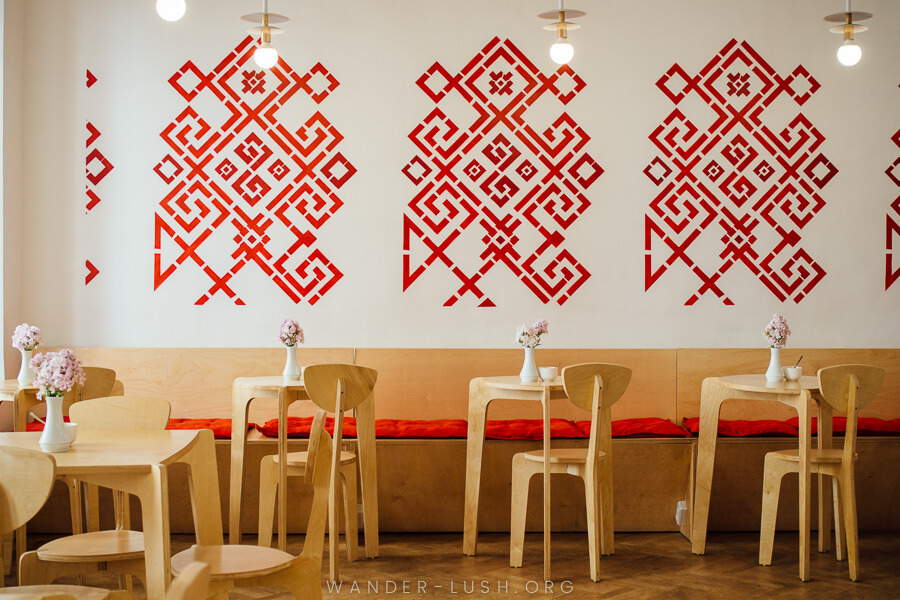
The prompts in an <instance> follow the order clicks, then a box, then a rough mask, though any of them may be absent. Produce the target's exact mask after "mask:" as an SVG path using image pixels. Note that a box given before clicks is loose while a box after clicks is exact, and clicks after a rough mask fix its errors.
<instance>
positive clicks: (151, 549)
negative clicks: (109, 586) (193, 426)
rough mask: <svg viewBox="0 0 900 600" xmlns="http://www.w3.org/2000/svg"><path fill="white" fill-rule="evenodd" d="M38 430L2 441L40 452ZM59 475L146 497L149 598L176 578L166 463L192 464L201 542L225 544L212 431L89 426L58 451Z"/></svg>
mask: <svg viewBox="0 0 900 600" xmlns="http://www.w3.org/2000/svg"><path fill="white" fill-rule="evenodd" d="M40 436H41V434H40V433H39V432H34V433H22V432H18V433H0V445H3V446H16V447H19V448H30V449H32V450H37V451H40V446H39V444H38V438H40ZM53 458H54V459H55V460H56V473H57V475H72V476H74V477H77V478H78V479H79V480H81V481H86V482H88V483H94V484H97V485H100V486H103V487H108V488H112V489H115V490H122V491H123V492H127V493H129V494H134V495H135V496H137V497H138V499H139V500H140V502H141V514H142V517H143V531H144V553H145V560H146V564H147V598H148V599H149V600H163V599H164V598H165V597H166V589H167V588H168V585H169V581H170V579H171V570H170V566H169V560H170V558H171V551H170V547H169V486H168V477H167V467H168V466H169V465H172V464H175V463H184V464H187V465H188V466H189V467H190V492H191V502H192V507H193V512H194V529H195V531H196V536H197V543H198V544H221V543H222V541H223V540H222V509H221V506H220V505H219V484H218V477H217V471H216V449H215V445H214V442H213V433H212V431H210V430H208V429H202V430H197V431H84V432H81V433H79V434H78V440H77V441H76V442H75V443H74V444H73V445H72V447H71V448H70V449H69V450H67V451H66V452H57V453H54V454H53Z"/></svg>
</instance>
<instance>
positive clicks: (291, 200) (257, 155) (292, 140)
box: [154, 37, 356, 305]
mask: <svg viewBox="0 0 900 600" xmlns="http://www.w3.org/2000/svg"><path fill="white" fill-rule="evenodd" d="M254 49H255V44H254V40H253V39H252V38H250V37H247V38H245V39H244V40H243V41H242V42H241V43H240V44H238V45H237V47H235V49H234V50H233V51H232V52H231V53H230V54H228V56H226V57H225V58H224V59H223V60H222V62H220V63H219V64H218V65H217V66H216V67H215V68H214V69H213V70H212V71H210V72H208V73H207V72H204V71H203V70H201V69H199V68H198V67H197V66H196V65H194V63H193V62H190V61H188V62H186V63H185V64H184V66H183V67H181V69H180V70H179V71H178V72H177V73H175V74H174V75H173V76H172V77H171V79H169V84H170V85H171V86H172V88H174V89H175V91H176V92H177V93H178V94H179V95H180V96H181V97H182V98H183V99H184V100H185V102H186V103H187V106H186V107H185V108H184V109H183V110H182V111H181V112H180V113H179V114H178V116H177V117H175V119H174V120H173V121H172V122H171V123H170V124H169V126H168V127H166V128H165V130H164V131H163V132H162V133H161V134H160V136H161V137H162V139H163V140H164V141H165V143H166V144H167V145H168V147H169V149H170V152H169V153H168V154H166V155H165V156H164V157H163V159H162V160H161V161H160V162H159V164H157V165H156V167H155V168H154V170H155V171H156V173H157V175H159V177H160V178H162V180H163V181H165V182H166V184H167V185H168V186H169V191H168V193H167V194H166V195H165V197H164V198H163V199H162V201H161V202H160V203H159V208H158V210H157V212H156V235H155V238H156V240H155V255H154V261H155V264H154V289H157V288H159V286H160V285H161V284H162V283H163V282H165V281H166V279H168V278H169V277H171V276H172V274H173V273H175V271H176V270H177V269H179V268H185V267H186V265H190V266H191V267H192V268H196V269H198V270H199V271H200V272H201V273H202V274H203V275H204V276H205V277H206V278H208V279H209V282H208V283H204V284H202V285H203V287H206V286H207V285H209V287H208V289H206V290H205V291H202V292H201V293H200V295H199V297H198V298H197V300H196V302H195V303H196V304H205V303H206V302H207V301H208V300H209V299H210V298H212V297H213V296H215V295H216V294H218V293H222V294H225V295H226V296H227V297H228V298H230V299H231V300H232V301H233V302H234V303H235V304H238V305H242V304H244V301H243V300H242V299H241V297H240V295H239V290H238V289H235V285H234V278H235V276H236V275H237V274H238V273H239V272H240V271H241V270H242V269H243V268H244V267H245V266H247V265H251V266H255V267H256V268H258V269H260V270H261V271H262V272H263V273H264V274H265V275H266V276H267V277H269V278H270V279H271V280H272V281H273V282H274V283H275V285H276V286H277V287H278V288H279V289H280V290H281V291H282V292H284V293H285V294H286V295H287V296H288V297H289V298H290V299H291V300H292V301H293V302H295V303H299V302H301V301H302V300H306V301H307V302H309V303H310V304H315V303H316V302H318V301H319V300H320V299H321V298H322V296H323V295H325V294H326V293H327V292H328V291H329V290H330V289H331V288H332V287H333V286H334V285H335V283H336V282H337V281H338V280H339V279H340V278H341V276H342V274H341V271H340V270H339V269H338V268H337V266H335V265H334V264H333V263H332V262H331V261H330V260H329V259H328V257H327V256H326V255H325V253H324V252H322V250H321V249H319V248H317V246H316V241H317V238H316V232H317V230H319V229H320V228H321V227H322V226H323V225H324V224H325V223H326V222H327V221H328V220H329V219H330V218H331V216H332V215H334V213H335V212H336V211H337V210H338V209H340V207H341V206H342V205H343V201H342V200H341V199H340V197H339V196H338V190H340V188H341V187H342V186H343V185H344V184H345V183H347V181H348V180H349V179H350V178H351V177H352V176H353V175H354V173H356V168H355V167H353V165H352V164H350V162H349V161H348V160H347V159H346V158H345V157H344V155H343V154H342V153H341V152H340V151H339V150H338V146H339V145H340V143H341V141H342V140H343V136H342V135H341V134H340V132H339V131H338V130H337V129H335V127H334V126H333V125H332V124H331V123H330V122H329V121H328V119H326V118H325V116H324V115H322V113H320V112H318V111H315V112H314V113H313V114H311V115H309V116H308V117H306V118H305V122H303V118H302V117H301V119H300V120H298V122H297V123H290V124H289V123H287V122H282V121H281V120H280V119H281V117H280V115H279V111H281V110H282V109H283V108H285V106H287V105H288V103H289V102H290V101H291V100H292V99H295V96H296V95H297V94H299V93H304V94H306V95H308V96H309V98H311V99H312V101H313V102H315V104H316V105H318V104H320V103H321V102H323V101H324V100H325V99H326V98H327V97H328V96H329V95H330V94H331V92H333V91H334V90H335V88H337V87H338V81H337V79H335V78H334V76H333V75H331V73H329V72H328V70H327V69H325V67H323V66H322V65H321V64H320V63H318V64H316V65H315V66H314V67H313V68H312V69H310V70H309V71H308V72H307V73H305V74H300V73H297V72H296V71H294V69H293V68H291V66H290V65H288V64H287V63H286V62H285V61H284V59H283V58H282V59H279V61H278V64H277V65H276V66H275V67H273V68H272V69H269V70H259V68H258V67H257V66H256V63H255V62H254V60H253V52H254ZM298 98H299V97H298ZM295 101H296V99H295ZM296 112H297V110H296V107H294V106H291V113H290V114H296ZM285 118H286V117H285Z"/></svg>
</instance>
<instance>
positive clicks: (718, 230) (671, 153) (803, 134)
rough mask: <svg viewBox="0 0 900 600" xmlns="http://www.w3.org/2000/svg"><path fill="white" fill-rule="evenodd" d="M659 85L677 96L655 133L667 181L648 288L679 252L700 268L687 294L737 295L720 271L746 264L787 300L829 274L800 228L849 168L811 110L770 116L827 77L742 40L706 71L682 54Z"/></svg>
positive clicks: (649, 233) (656, 218)
mask: <svg viewBox="0 0 900 600" xmlns="http://www.w3.org/2000/svg"><path fill="white" fill-rule="evenodd" d="M656 86H657V87H658V88H659V89H660V90H661V91H662V93H663V94H665V96H666V97H667V98H669V100H671V101H672V103H673V104H675V105H676V108H675V109H674V110H672V112H671V113H669V115H668V116H667V117H666V119H665V120H664V121H663V123H662V124H660V125H659V126H658V127H657V128H656V129H655V130H654V131H653V133H651V134H650V141H652V142H653V144H654V146H655V147H656V149H657V151H658V154H657V156H655V157H654V158H653V160H652V161H651V162H650V164H649V165H647V168H646V169H644V174H646V175H647V177H648V178H649V179H650V180H651V181H652V182H653V183H654V184H655V185H656V186H657V187H658V188H659V192H658V194H657V195H656V197H655V198H654V199H653V201H652V202H651V203H650V210H649V211H648V212H647V214H646V216H645V257H644V258H645V263H644V280H645V289H650V287H651V286H652V285H653V284H654V283H656V281H657V280H658V279H659V278H660V277H661V276H662V275H663V274H664V273H665V272H666V271H668V270H669V268H671V267H672V266H673V265H675V264H676V263H678V262H680V263H682V264H683V265H684V266H686V267H687V268H688V269H689V270H690V271H691V272H692V273H693V274H694V275H696V276H697V278H698V279H699V280H700V287H699V288H698V289H697V291H696V293H694V294H693V295H692V296H691V297H690V298H688V299H687V301H686V302H685V304H686V305H692V304H694V303H695V302H696V301H697V300H699V298H700V296H702V295H703V294H705V293H707V292H712V293H713V294H715V296H716V297H718V298H719V299H721V301H722V302H723V303H724V304H726V305H731V304H734V302H733V301H732V300H731V298H729V297H728V295H726V293H725V290H724V289H723V288H722V287H721V286H720V280H721V279H722V276H723V275H725V273H727V272H728V271H729V269H731V267H732V266H733V265H735V264H742V265H744V266H745V267H746V268H747V269H749V270H750V272H751V273H753V275H755V276H756V277H757V278H758V279H759V280H760V281H761V282H762V283H763V284H764V285H765V286H766V287H767V288H768V289H769V291H771V292H772V294H774V295H775V297H776V298H778V299H779V300H781V301H786V300H787V299H788V298H790V299H792V300H793V301H794V302H800V301H801V300H802V299H803V298H804V297H805V296H806V295H807V294H809V292H810V291H811V290H812V289H813V288H814V287H815V286H816V284H817V283H819V281H820V280H821V279H822V277H824V276H825V270H824V269H823V268H822V267H821V266H820V265H819V264H818V263H817V262H816V261H815V259H813V257H812V256H810V255H809V253H807V252H806V250H804V249H803V248H802V247H801V245H800V243H801V241H802V238H801V232H802V230H803V228H804V227H805V226H806V225H807V224H808V223H809V221H810V220H811V219H812V218H813V217H814V216H815V215H816V214H817V213H818V212H819V211H820V210H821V209H822V207H823V206H825V202H824V200H822V197H821V196H820V195H819V191H820V190H821V189H822V188H824V187H825V186H826V185H827V184H828V182H829V181H831V179H832V177H834V176H835V175H836V174H837V172H838V170H837V168H836V167H835V166H834V165H833V164H831V162H830V161H829V160H828V159H827V158H826V157H825V156H824V155H823V154H822V153H821V152H819V148H820V147H821V145H822V143H823V142H824V141H825V138H824V136H823V135H822V134H821V133H820V132H819V131H818V130H817V129H816V128H815V126H813V124H812V123H811V122H810V121H809V120H808V119H807V118H806V117H805V116H804V115H803V114H800V113H798V114H797V115H796V116H794V117H793V118H790V119H789V120H787V121H785V122H786V123H787V125H785V126H781V125H778V126H770V125H769V124H767V121H768V120H772V119H774V118H777V117H770V115H769V114H767V113H766V111H767V109H769V108H770V107H772V105H773V104H774V103H778V104H780V105H781V106H780V108H779V109H778V110H779V111H780V112H781V114H783V113H786V112H787V111H786V110H784V109H785V107H786V106H787V104H789V102H790V101H791V100H792V101H794V102H796V103H797V105H798V106H802V105H803V104H804V103H805V102H806V101H807V100H809V98H810V97H811V96H812V95H813V94H814V93H815V92H816V91H817V90H818V89H819V83H818V82H817V81H816V80H815V79H814V78H813V77H812V75H810V74H809V73H808V72H807V71H806V69H804V68H803V67H802V66H798V67H797V68H796V69H794V70H793V72H791V74H790V75H788V76H787V77H782V76H780V75H779V74H778V73H776V72H775V71H774V70H773V69H772V67H771V66H769V64H768V63H766V61H764V60H763V59H762V57H760V56H759V54H757V53H756V51H755V50H753V48H751V47H750V44H748V43H747V42H741V43H738V42H737V41H735V40H731V41H730V42H729V43H728V44H726V46H725V47H724V48H723V49H722V50H721V52H719V53H718V54H717V55H716V56H715V57H714V58H713V59H712V60H711V61H710V62H709V63H708V64H707V65H706V66H705V67H703V69H701V71H700V72H699V73H698V74H697V75H696V76H695V77H691V76H690V75H688V73H687V72H685V70H684V69H682V68H681V67H680V66H679V65H678V64H675V65H672V67H671V68H670V69H669V70H668V71H667V72H666V74H665V75H663V76H662V78H660V80H659V81H657V82H656ZM692 94H693V96H691V95H692ZM688 97H691V100H692V102H690V103H689V102H683V101H684V100H685V99H686V98H688ZM772 127H774V129H773V128H772ZM715 246H719V247H720V250H719V251H718V252H717V253H714V254H711V253H712V252H714V251H713V250H712V248H713V247H715ZM710 254H711V255H710Z"/></svg>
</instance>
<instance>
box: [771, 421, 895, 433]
mask: <svg viewBox="0 0 900 600" xmlns="http://www.w3.org/2000/svg"><path fill="white" fill-rule="evenodd" d="M787 422H788V423H790V424H791V425H793V426H794V427H797V425H798V424H799V423H800V419H799V418H798V417H791V418H790V419H788V420H787ZM831 427H832V432H833V433H836V434H838V435H842V434H843V433H844V432H845V431H847V417H834V419H832V421H831ZM817 430H818V420H817V419H816V418H815V417H813V418H812V432H813V434H815V433H816V431H817ZM856 433H858V434H859V435H900V419H894V420H893V421H888V420H885V419H876V418H875V417H860V418H859V419H858V420H857V423H856Z"/></svg>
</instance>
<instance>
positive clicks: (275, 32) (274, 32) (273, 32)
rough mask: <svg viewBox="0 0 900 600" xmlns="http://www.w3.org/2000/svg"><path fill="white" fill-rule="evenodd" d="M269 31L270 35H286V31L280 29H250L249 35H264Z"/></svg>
mask: <svg viewBox="0 0 900 600" xmlns="http://www.w3.org/2000/svg"><path fill="white" fill-rule="evenodd" d="M267 30H268V32H269V34H270V35H278V34H280V33H284V29H282V28H280V27H254V28H253V29H248V30H247V33H249V34H252V35H262V34H263V33H264V32H265V31H267Z"/></svg>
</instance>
